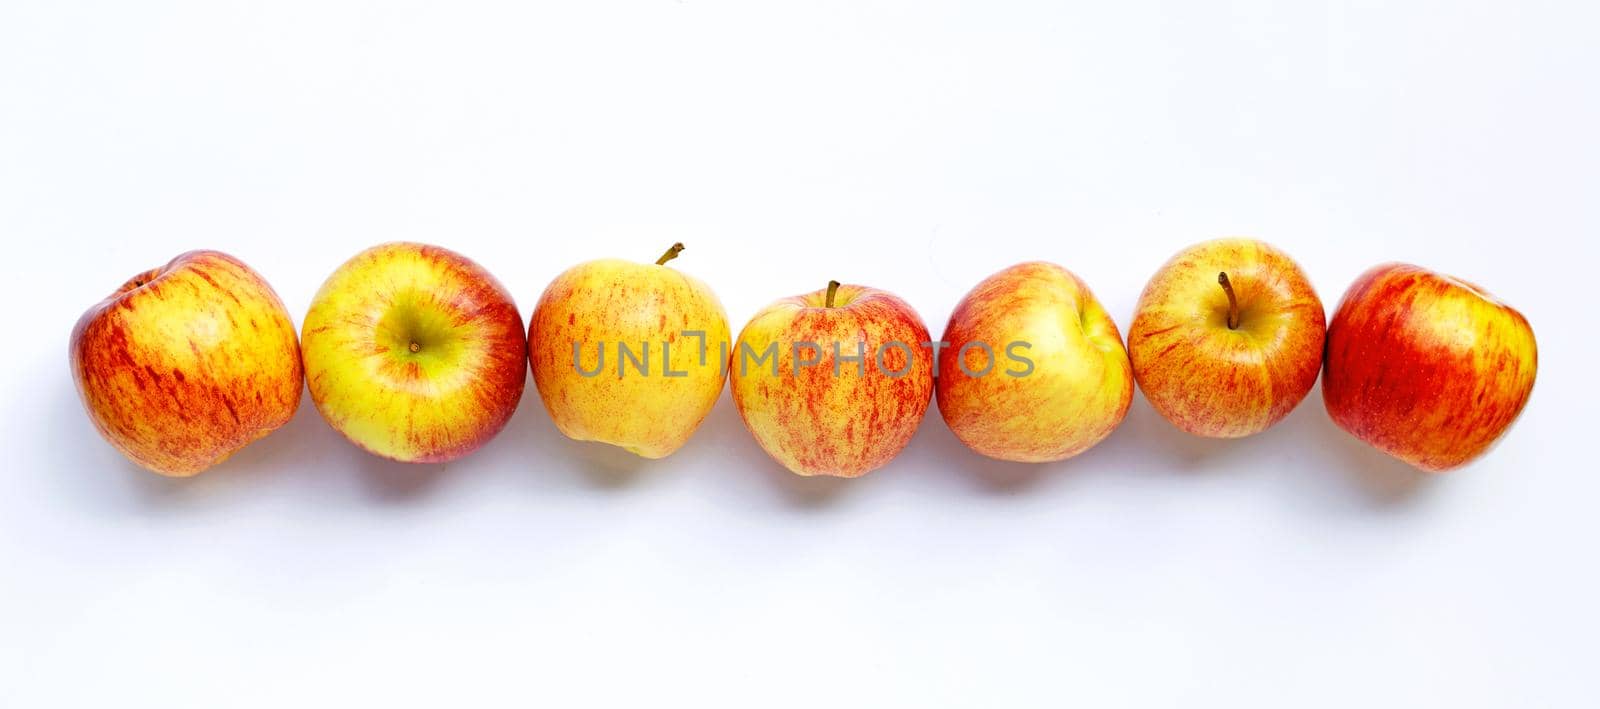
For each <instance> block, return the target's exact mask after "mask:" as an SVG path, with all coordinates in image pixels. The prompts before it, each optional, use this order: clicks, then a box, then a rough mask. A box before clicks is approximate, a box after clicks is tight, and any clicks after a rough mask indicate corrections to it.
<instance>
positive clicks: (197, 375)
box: [70, 251, 301, 477]
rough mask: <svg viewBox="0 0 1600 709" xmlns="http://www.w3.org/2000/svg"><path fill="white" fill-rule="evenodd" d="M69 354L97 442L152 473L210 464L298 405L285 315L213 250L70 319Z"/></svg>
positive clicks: (179, 472) (264, 290) (273, 296)
mask: <svg viewBox="0 0 1600 709" xmlns="http://www.w3.org/2000/svg"><path fill="white" fill-rule="evenodd" d="M70 350H71V360H72V362H71V364H72V378H73V381H74V382H75V383H76V384H77V386H78V395H79V397H80V398H81V399H82V400H83V408H84V410H85V411H87V412H88V414H89V419H90V420H91V421H93V422H94V425H95V428H97V429H99V431H100V435H102V436H105V439H106V440H107V441H109V442H110V443H111V445H112V446H115V447H116V449H117V450H119V451H121V452H122V454H123V455H125V456H127V457H128V458H129V459H130V460H132V461H133V462H135V463H138V464H139V465H141V466H144V467H145V468H148V469H150V470H152V471H154V472H157V473H160V474H162V475H170V476H173V477H188V476H191V475H194V474H196V473H199V472H200V471H202V470H205V469H206V468H209V467H211V466H213V465H216V464H217V463H220V462H222V461H223V460H224V459H226V458H227V457H228V456H230V455H232V454H233V453H234V452H236V451H238V450H239V449H240V448H243V447H245V446H246V445H248V444H249V443H250V442H252V441H255V440H256V439H258V438H261V437H262V436H265V435H267V434H268V433H271V432H272V431H274V430H276V429H277V428H278V427H279V426H282V425H283V424H285V423H287V422H288V421H289V419H290V418H292V417H293V416H294V410H295V408H296V407H298V406H299V405H300V382H301V376H300V349H299V347H298V346H297V345H296V344H295V337H294V323H293V322H291V321H290V320H289V313H288V311H286V310H284V308H283V302H282V301H280V300H278V294H277V293H274V292H273V290H272V286H269V285H267V282H266V281H265V280H263V279H262V278H261V276H260V275H258V274H257V273H256V272H255V271H253V270H251V269H250V267H249V266H246V265H244V264H243V263H242V262H240V261H239V260H238V259H236V258H234V257H232V256H229V255H227V254H223V253H219V252H216V251H190V252H189V253H186V254H183V255H181V256H179V257H177V258H175V259H173V260H172V261H171V262H169V263H168V264H167V265H165V266H163V267H161V268H157V269H155V270H152V271H147V272H145V273H141V274H139V275H137V276H134V277H133V278H132V279H131V280H129V281H128V282H127V283H125V284H123V285H122V287H121V288H118V289H117V291H116V292H115V293H112V294H111V295H110V297H107V298H106V299H105V300H103V301H100V303H98V304H96V305H95V306H94V307H92V308H89V310H88V312H85V313H84V314H83V317H81V318H79V319H78V324H77V325H76V326H75V327H73V328H72V340H71V344H70Z"/></svg>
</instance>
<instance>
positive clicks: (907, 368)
mask: <svg viewBox="0 0 1600 709" xmlns="http://www.w3.org/2000/svg"><path fill="white" fill-rule="evenodd" d="M927 342H928V328H927V326H926V325H924V324H923V323H922V318H920V317H918V316H917V313H916V311H915V310H913V309H912V308H911V306H910V305H908V304H907V303H906V302H905V301H904V300H901V299H900V298H898V297H896V296H894V295H893V294H891V293H888V292H885V291H881V290H877V289H874V288H867V287H864V286H854V285H844V286H837V291H836V292H835V293H833V295H832V301H831V304H830V301H829V289H826V288H825V289H822V290H818V291H816V292H813V293H807V294H805V295H801V296H795V297H792V298H784V299H781V300H778V301H777V302H774V303H772V304H771V305H768V306H767V307H765V308H763V309H762V310H761V311H760V312H758V313H756V315H755V317H753V318H751V319H750V322H749V324H747V325H745V327H744V330H743V331H741V332H740V333H739V342H738V346H737V347H736V348H735V350H734V355H733V356H732V357H731V358H730V364H729V369H730V372H731V377H732V384H731V386H732V389H733V401H734V404H735V405H736V406H738V408H739V415H740V416H741V417H742V418H743V419H744V423H745V427H746V428H748V429H750V433H751V435H753V436H755V439H756V441H757V442H759V443H760V444H761V447H762V449H764V450H766V452H767V454H768V455H771V456H772V458H773V459H774V460H776V461H778V462H779V463H781V464H782V465H783V466H784V467H786V468H788V469H789V470H790V471H792V472H795V473H798V474H800V475H832V476H837V477H845V478H853V477H858V476H861V475H864V474H866V473H868V472H870V471H872V470H876V469H878V468H881V467H883V466H884V465H885V464H887V463H888V462H889V461H890V460H892V459H893V458H894V457H895V456H896V455H897V454H899V453H900V451H901V450H902V449H903V448H905V446H906V444H907V443H909V442H910V441H911V437H912V435H913V434H915V433H916V431H917V425H918V424H920V423H921V422H922V417H923V415H924V414H925V413H927V409H928V402H929V401H930V400H931V399H932V396H933V354H932V350H931V349H930V348H929V347H928V346H927ZM768 352H770V353H771V359H766V358H765V357H764V356H763V355H765V354H766V353H768Z"/></svg>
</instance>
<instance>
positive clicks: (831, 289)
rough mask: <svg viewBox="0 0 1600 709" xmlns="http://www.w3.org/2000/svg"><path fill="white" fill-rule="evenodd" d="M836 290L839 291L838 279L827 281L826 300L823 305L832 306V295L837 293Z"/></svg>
mask: <svg viewBox="0 0 1600 709" xmlns="http://www.w3.org/2000/svg"><path fill="white" fill-rule="evenodd" d="M838 292H839V282H838V281H828V300H827V302H826V303H824V304H823V305H824V306H825V307H829V308H831V307H833V296H834V295H835V294H837V293H838Z"/></svg>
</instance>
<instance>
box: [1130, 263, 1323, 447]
mask: <svg viewBox="0 0 1600 709" xmlns="http://www.w3.org/2000/svg"><path fill="white" fill-rule="evenodd" d="M1326 320H1327V316H1326V315H1325V314H1324V313H1323V310H1322V301H1321V300H1319V299H1318V298H1317V293H1316V291H1315V290H1313V289H1312V288H1311V281H1310V280H1309V279H1307V278H1306V274H1305V273H1304V272H1303V271H1301V270H1300V266H1299V265H1298V264H1296V263H1295V262H1294V260H1293V259H1291V258H1289V255H1288V254H1285V253H1284V252H1282V251H1279V250H1278V249H1276V248H1273V247H1272V245H1270V244H1267V243H1264V242H1261V241H1256V240H1253V239H1217V240H1214V241H1207V242H1205V243H1201V244H1196V245H1194V246H1191V247H1189V248H1187V249H1184V250H1183V251H1180V252H1178V254H1177V255H1176V256H1173V257H1172V259H1171V260H1169V261H1167V263H1166V264H1165V265H1163V266H1162V267H1161V270H1159V271H1157V272H1156V274H1155V276H1154V277H1152V278H1151V279H1150V283H1149V284H1148V285H1146V286H1145V288H1144V293H1143V294H1142V295H1141V296H1139V305H1138V306H1137V308H1136V309H1135V310H1134V317H1133V325H1132V326H1131V327H1129V328H1128V354H1129V356H1130V357H1131V358H1132V360H1133V375H1134V378H1135V379H1136V380H1137V381H1138V383H1139V389H1140V390H1141V391H1143V392H1144V396H1145V398H1146V399H1149V400H1150V405H1151V406H1152V407H1154V408H1155V410H1156V411H1157V412H1159V413H1160V414H1161V415H1162V416H1164V417H1166V419H1167V420H1168V421H1171V422H1172V423H1173V424H1174V425H1176V426H1177V427H1178V428H1181V429H1183V430H1185V431H1188V432H1189V433H1193V434H1195V435H1199V436H1209V437H1213V438H1237V437H1240V436H1248V435H1250V434H1253V433H1260V432H1261V431H1265V430H1267V428H1268V427H1269V426H1271V425H1273V424H1275V423H1277V422H1278V421H1281V420H1283V417H1285V416H1287V415H1289V412H1290V411H1292V410H1294V407H1295V405H1297V404H1299V403H1300V400H1302V399H1304V398H1305V397H1306V394H1307V393H1308V392H1310V391H1311V385H1312V384H1314V383H1316V381H1317V372H1318V371H1319V370H1320V369H1321V368H1322V342H1323V335H1324V333H1325V332H1326V330H1327V323H1326Z"/></svg>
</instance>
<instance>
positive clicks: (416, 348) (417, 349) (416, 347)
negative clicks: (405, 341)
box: [407, 340, 422, 353]
mask: <svg viewBox="0 0 1600 709" xmlns="http://www.w3.org/2000/svg"><path fill="white" fill-rule="evenodd" d="M407 349H409V350H411V351H412V352H414V353H415V352H421V351H422V345H419V344H417V343H416V341H415V340H413V341H412V342H411V346H410V347H408V348H407Z"/></svg>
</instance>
